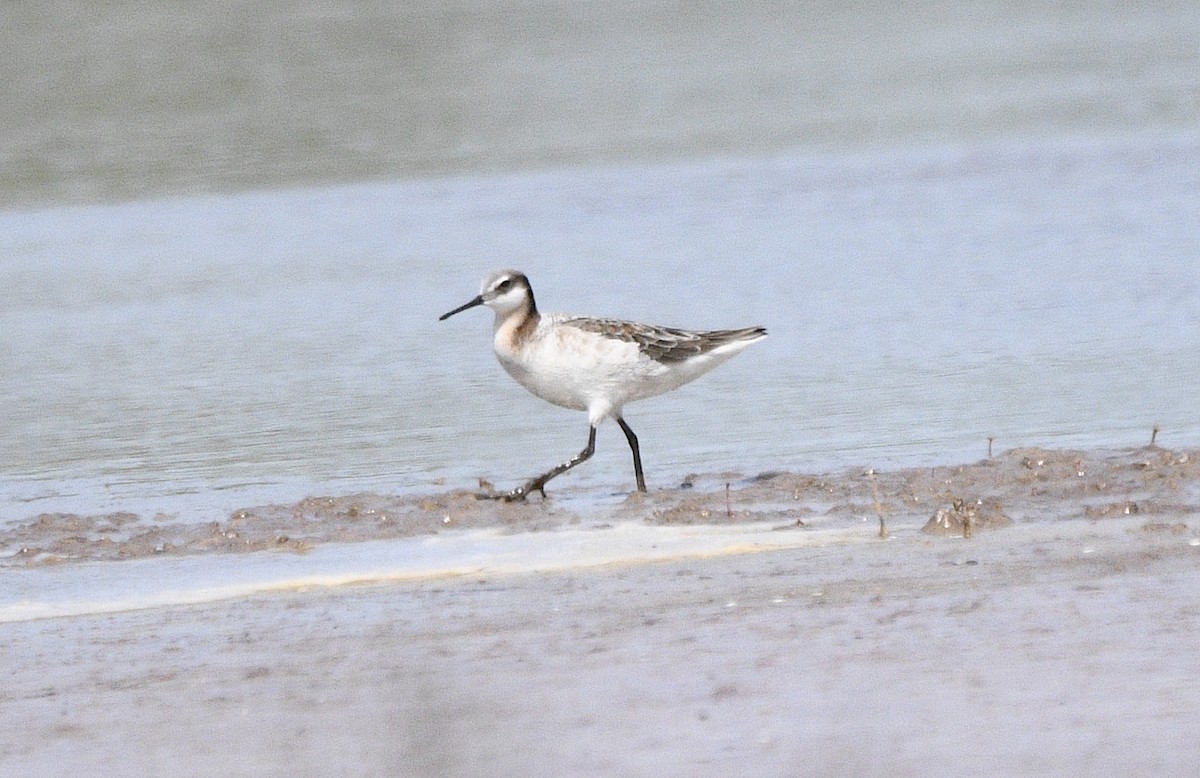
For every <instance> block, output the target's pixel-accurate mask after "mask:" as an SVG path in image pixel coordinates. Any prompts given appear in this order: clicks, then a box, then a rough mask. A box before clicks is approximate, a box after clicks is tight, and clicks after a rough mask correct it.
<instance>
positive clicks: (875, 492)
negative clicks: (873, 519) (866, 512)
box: [867, 468, 888, 538]
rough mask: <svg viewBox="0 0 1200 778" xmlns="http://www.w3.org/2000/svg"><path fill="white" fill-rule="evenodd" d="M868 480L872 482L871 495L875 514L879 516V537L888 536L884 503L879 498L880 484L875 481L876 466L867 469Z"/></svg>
mask: <svg viewBox="0 0 1200 778" xmlns="http://www.w3.org/2000/svg"><path fill="white" fill-rule="evenodd" d="M867 480H868V481H870V482H871V497H872V499H873V500H874V501H875V515H876V516H878V517H879V537H881V538H886V537H887V536H888V531H887V524H886V523H885V522H884V519H883V503H882V502H880V500H879V484H878V483H876V481H875V468H871V469H870V470H868V471H867Z"/></svg>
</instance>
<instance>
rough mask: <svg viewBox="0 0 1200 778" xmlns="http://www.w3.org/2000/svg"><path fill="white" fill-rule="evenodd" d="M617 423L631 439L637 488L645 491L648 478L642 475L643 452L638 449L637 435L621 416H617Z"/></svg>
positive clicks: (630, 447) (627, 438)
mask: <svg viewBox="0 0 1200 778" xmlns="http://www.w3.org/2000/svg"><path fill="white" fill-rule="evenodd" d="M617 424H620V425H621V432H624V433H625V439H626V440H628V441H629V449H630V450H631V451H632V452H633V475H634V477H635V478H637V490H638V491H639V492H644V491H646V479H645V478H643V477H642V452H641V451H640V450H639V449H638V439H637V435H634V434H633V430H631V429H630V428H629V425H628V424H626V423H625V420H624V419H622V418H621V417H620V416H618V417H617Z"/></svg>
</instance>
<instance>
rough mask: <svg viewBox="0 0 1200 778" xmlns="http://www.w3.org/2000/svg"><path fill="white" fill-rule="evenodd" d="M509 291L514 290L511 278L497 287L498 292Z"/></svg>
mask: <svg viewBox="0 0 1200 778" xmlns="http://www.w3.org/2000/svg"><path fill="white" fill-rule="evenodd" d="M509 289H512V279H511V278H506V279H504V280H503V281H501V282H500V283H499V284H497V285H496V291H497V292H507V291H508V290H509Z"/></svg>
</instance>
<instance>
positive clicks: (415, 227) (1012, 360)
mask: <svg viewBox="0 0 1200 778" xmlns="http://www.w3.org/2000/svg"><path fill="white" fill-rule="evenodd" d="M1197 160H1200V141H1198V140H1197V139H1196V138H1189V137H1180V138H1176V139H1171V140H1155V141H1148V140H1122V141H1103V142H1101V141H1062V142H1057V143H1054V144H1048V143H1043V144H1038V145H1037V146H1026V145H1010V146H1006V147H989V148H971V149H945V150H936V151H921V152H912V153H905V154H901V153H891V154H874V155H853V156H840V157H831V156H821V157H814V156H809V155H790V156H776V157H769V158H744V159H730V160H717V161H704V162H696V163H688V164H671V165H659V166H653V167H650V166H638V167H627V168H612V169H606V170H601V171H586V172H581V171H570V172H556V173H536V174H517V175H507V176H501V177H489V178H474V177H465V178H454V179H443V180H439V181H434V182H416V183H395V184H372V185H360V186H353V187H340V188H320V189H310V190H290V191H282V192H271V193H253V194H244V195H236V196H226V197H219V198H201V199H176V200H160V201H153V202H139V203H133V204H127V205H115V206H91V207H75V208H67V209H46V210H39V211H33V212H10V213H7V214H2V215H0V235H2V236H3V237H2V238H0V241H2V242H0V252H3V254H4V255H5V256H7V257H8V259H7V260H6V261H5V263H4V264H3V267H2V269H0V275H2V278H0V288H2V289H3V290H4V291H3V295H4V304H3V313H2V314H0V326H2V328H3V332H4V335H3V350H2V351H0V355H2V356H0V359H2V360H3V370H2V372H0V395H2V396H3V397H4V405H5V407H7V408H9V409H10V412H9V414H8V425H9V431H8V435H7V439H8V445H6V446H5V448H4V450H3V453H2V454H0V473H3V490H4V496H5V498H6V500H7V504H8V506H9V508H8V510H6V514H7V515H9V516H13V515H14V514H18V515H19V514H26V515H28V514H31V513H34V512H39V511H43V510H96V509H98V508H102V507H111V506H112V505H118V504H121V505H128V503H126V502H123V501H124V500H126V499H130V500H133V501H134V503H137V502H139V501H141V500H145V499H149V500H150V502H151V503H153V502H154V499H157V498H163V499H162V500H161V501H160V502H159V503H158V504H159V505H161V506H162V507H161V508H160V509H161V510H168V511H170V510H173V509H177V508H173V506H177V505H186V504H190V503H189V497H188V496H189V495H198V494H209V493H211V492H212V491H213V490H218V491H219V490H229V491H230V492H231V494H230V496H229V498H228V499H229V500H232V501H233V502H236V501H238V500H244V499H247V497H248V495H246V494H245V492H246V490H250V491H252V492H257V493H258V494H259V496H262V495H268V494H273V493H275V492H280V493H286V492H288V491H289V490H291V491H292V496H293V498H294V497H298V496H300V495H299V494H298V493H297V492H304V491H305V490H308V489H313V488H318V485H322V486H321V488H323V489H324V490H327V491H335V492H338V491H346V490H354V489H361V488H374V489H393V490H394V489H402V490H404V489H421V490H428V489H431V488H435V484H438V483H442V482H445V483H448V484H450V485H459V486H469V485H471V483H472V479H473V478H475V477H477V476H485V477H488V478H490V479H492V480H494V481H496V482H498V483H501V484H507V483H510V482H515V481H517V480H519V479H521V478H524V477H526V476H528V475H530V474H532V473H534V472H537V471H538V470H539V468H543V467H544V466H546V465H548V464H550V463H552V462H555V461H558V460H559V459H562V458H565V457H566V456H568V455H569V454H571V453H573V452H574V451H575V450H576V449H577V448H578V447H580V446H581V445H582V443H583V439H584V437H585V432H586V424H585V421H584V419H583V417H582V416H581V415H579V414H574V413H571V412H567V411H561V410H558V409H554V408H551V407H549V406H546V405H544V404H543V403H541V402H540V401H538V400H536V399H534V398H532V397H529V396H527V395H526V394H525V393H524V391H523V390H522V389H520V388H519V387H517V386H516V385H515V384H513V383H512V382H511V381H510V380H509V379H508V377H507V376H505V375H504V374H503V373H502V371H501V370H500V369H499V367H498V366H497V365H496V364H495V363H494V360H493V357H492V356H491V354H490V344H489V336H490V315H489V314H487V313H484V312H478V311H477V312H471V313H469V314H466V315H462V316H460V317H456V318H455V319H451V320H449V321H447V322H443V323H439V322H438V321H437V316H438V314H440V313H442V312H444V311H446V310H448V309H450V308H451V307H453V306H455V305H457V304H458V303H460V302H462V301H463V300H465V299H467V298H469V297H470V296H472V295H474V294H475V292H476V290H477V283H478V278H479V277H480V276H481V275H482V274H483V273H484V272H485V271H486V270H487V269H489V268H491V267H493V266H497V265H518V266H520V267H522V268H523V269H524V270H526V272H528V273H529V275H530V277H531V278H532V280H533V283H534V286H535V289H536V291H537V294H538V299H539V301H540V303H541V305H542V307H543V309H547V310H564V309H565V310H570V311H577V312H584V313H595V314H603V315H610V316H621V317H628V318H632V319H640V320H648V321H652V322H658V323H664V324H672V325H680V326H691V327H723V326H742V325H749V324H764V325H766V326H767V327H768V328H769V330H770V332H771V337H770V338H769V339H768V340H767V341H765V342H764V343H762V344H761V345H757V346H756V347H755V348H753V349H751V350H750V351H748V352H747V353H746V354H744V355H742V356H739V357H738V359H737V360H735V361H733V362H731V363H730V364H729V365H727V366H724V367H722V368H721V369H720V370H718V371H717V372H715V373H714V374H712V375H711V376H706V377H705V378H704V379H701V381H699V382H697V383H696V384H694V385H691V386H689V387H687V388H685V389H683V390H681V391H679V392H676V393H674V394H672V395H669V396H667V397H663V398H658V399H654V400H650V401H646V402H644V403H641V404H638V405H634V406H631V407H630V408H629V409H628V411H627V416H628V418H629V420H630V423H631V424H632V425H633V427H634V428H635V429H636V430H637V431H638V432H639V434H640V436H641V438H642V441H643V456H644V458H645V460H646V465H647V470H648V473H649V476H650V483H651V484H654V485H659V486H662V485H669V484H675V483H678V482H679V480H681V479H682V478H683V477H684V476H686V474H687V473H689V472H693V471H703V472H711V471H720V470H725V469H733V470H737V471H740V472H754V471H756V470H758V469H778V468H788V469H797V468H799V469H817V470H821V469H824V468H830V467H837V466H841V465H843V464H847V463H864V464H872V465H875V466H887V465H889V464H896V463H900V462H905V463H912V462H917V461H928V462H946V461H952V460H956V459H959V458H963V457H969V458H977V457H979V456H982V455H983V454H984V453H985V452H986V446H987V441H986V439H987V438H988V437H994V438H995V441H996V446H998V447H1001V448H1009V447H1013V446H1018V445H1035V444H1036V445H1053V446H1062V445H1072V446H1089V445H1132V444H1140V443H1144V442H1148V440H1149V436H1150V432H1151V427H1152V426H1153V425H1154V424H1159V425H1161V427H1162V429H1163V432H1162V438H1161V439H1160V442H1165V443H1168V444H1170V445H1179V444H1194V443H1195V442H1197V441H1198V440H1200V413H1198V411H1197V406H1196V405H1195V403H1194V400H1193V398H1194V395H1195V392H1194V390H1195V389H1196V388H1197V386H1198V385H1200V350H1197V349H1196V348H1195V344H1196V343H1197V342H1200V264H1197V263H1196V261H1195V257H1196V256H1200V231H1197V230H1196V229H1195V222H1194V214H1195V213H1198V212H1200V163H1198V162H1197ZM627 457H628V452H627V450H626V449H625V446H624V442H623V441H622V440H621V439H620V436H619V435H617V434H616V433H615V427H614V428H613V429H612V430H608V429H605V430H603V431H602V434H601V436H600V441H599V454H598V456H597V457H596V459H595V460H594V461H593V462H591V463H589V464H588V465H587V466H586V469H581V470H580V471H578V472H577V473H576V474H573V475H572V476H570V477H571V478H572V479H573V481H574V482H575V483H577V484H587V483H595V484H601V485H603V486H604V488H606V489H622V488H624V486H625V482H626V481H627V480H629V475H630V474H629V473H628V472H627V471H628V470H629V469H630V468H629V463H628V461H627ZM166 498H170V499H166ZM206 499H207V498H206ZM221 499H222V498H221V497H219V496H218V497H217V498H216V501H217V502H220V500H221ZM181 501H182V502H181ZM220 507H221V509H224V508H225V507H229V508H232V507H236V506H235V505H232V504H230V505H228V506H225V505H222V506H220ZM132 509H134V510H139V509H140V510H146V509H147V508H146V507H143V506H139V505H136V504H135V505H134V507H133V508H132Z"/></svg>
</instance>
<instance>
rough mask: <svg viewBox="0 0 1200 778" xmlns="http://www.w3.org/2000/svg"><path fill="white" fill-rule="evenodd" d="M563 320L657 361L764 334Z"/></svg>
mask: <svg viewBox="0 0 1200 778" xmlns="http://www.w3.org/2000/svg"><path fill="white" fill-rule="evenodd" d="M562 323H563V324H565V325H568V326H571V327H576V328H578V329H581V330H586V331H587V332H596V333H599V334H601V335H604V336H605V337H609V338H616V339H617V340H623V341H626V342H627V343H636V344H637V345H638V348H639V349H641V351H642V353H643V354H645V355H646V356H648V357H650V358H651V359H653V360H655V361H656V362H664V363H670V362H683V361H684V360H686V359H690V358H691V357H694V356H697V355H699V354H705V353H707V352H709V351H712V350H713V349H715V348H717V347H718V346H722V345H724V344H726V343H734V342H736V341H739V340H749V339H750V338H757V337H760V336H762V335H766V334H767V331H766V329H764V328H763V327H745V328H743V329H740V330H708V331H704V332H699V331H695V330H679V329H675V328H674V327H657V326H654V325H652V324H639V323H637V322H631V321H619V320H617V319H593V318H591V317H586V316H576V317H572V318H569V319H565V320H564V321H563V322H562Z"/></svg>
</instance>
